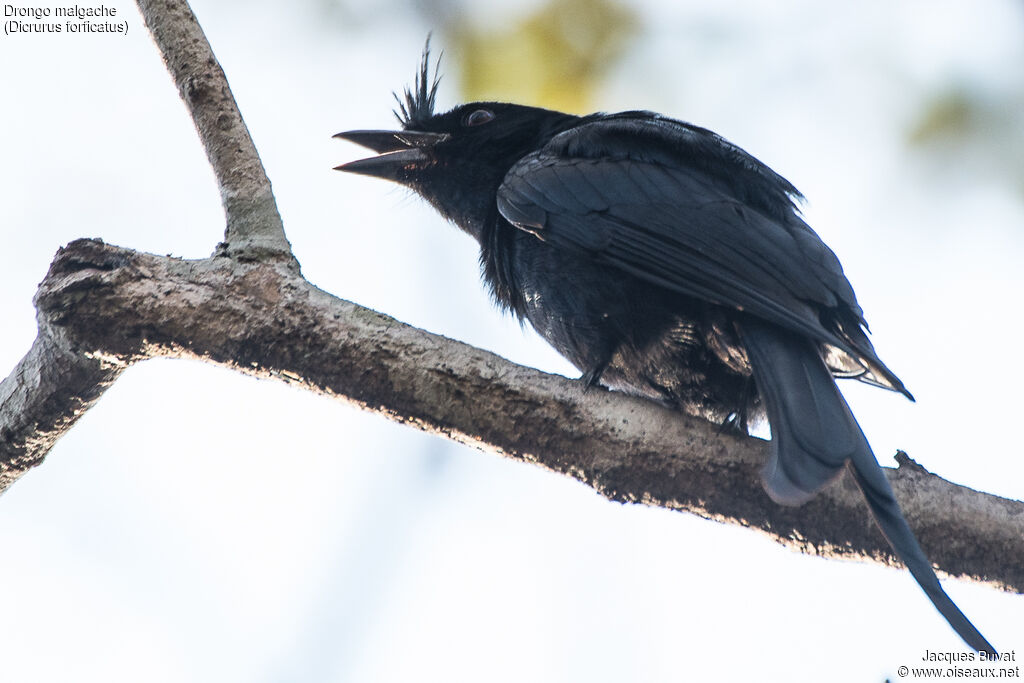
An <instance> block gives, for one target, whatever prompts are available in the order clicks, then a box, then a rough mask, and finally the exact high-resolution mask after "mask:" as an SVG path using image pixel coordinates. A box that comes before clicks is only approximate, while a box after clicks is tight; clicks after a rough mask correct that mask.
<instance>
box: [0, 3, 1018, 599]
mask: <svg viewBox="0 0 1024 683" xmlns="http://www.w3.org/2000/svg"><path fill="white" fill-rule="evenodd" d="M138 4H139V7H140V9H141V10H142V13H143V16H144V17H145V20H146V24H147V26H149V27H150V30H151V31H152V32H153V34H154V37H155V39H156V41H157V44H158V46H159V47H160V49H161V51H162V52H163V54H164V58H165V61H166V62H167V64H168V68H169V70H170V71H171V73H172V76H173V77H174V79H175V81H176V82H177V83H178V86H179V90H180V91H181V93H182V97H183V99H184V100H185V101H186V103H187V104H188V106H189V108H190V110H191V112H192V115H193V118H194V120H195V121H196V126H197V129H198V130H199V133H200V137H201V138H202V140H203V143H204V145H205V147H206V149H207V154H208V157H209V159H210V162H211V164H212V165H213V167H214V171H215V173H216V176H217V178H218V183H219V184H220V187H221V196H222V198H223V203H224V208H225V213H226V217H227V229H226V237H225V243H224V244H222V245H218V248H217V249H216V251H215V253H214V255H213V256H211V257H210V258H207V259H202V260H197V261H186V260H181V259H175V258H170V257H162V256H155V255H152V254H146V253H141V252H137V251H133V250H130V249H125V248H120V247H115V246H111V245H107V244H104V243H103V242H100V241H98V240H78V241H75V242H72V243H71V244H69V245H68V246H67V247H65V248H63V249H61V250H59V251H58V253H57V256H56V257H55V259H54V261H53V263H52V265H51V267H50V271H49V273H48V274H47V276H46V278H45V280H44V281H43V283H42V284H41V285H40V288H39V291H38V293H37V295H36V298H35V302H36V306H37V309H38V316H37V318H38V322H39V334H38V337H37V339H36V341H35V343H34V344H33V346H32V348H31V350H30V351H29V352H28V354H27V355H26V356H25V358H24V359H23V360H22V361H21V362H20V363H19V365H18V366H17V367H16V368H15V369H14V370H13V372H12V373H11V374H10V376H8V377H7V378H6V379H5V380H4V381H3V382H2V383H0V491H2V490H3V489H6V488H7V487H8V486H10V485H11V484H12V483H13V482H14V481H15V480H16V479H17V478H18V477H19V476H20V475H21V474H23V473H24V472H25V471H26V470H28V469H29V468H31V467H33V466H35V465H38V464H39V463H40V462H42V460H43V458H44V456H45V455H46V453H47V452H48V451H49V450H50V448H52V446H53V444H54V443H55V442H56V440H57V439H58V438H59V437H60V436H61V435H62V434H64V433H65V432H67V431H68V430H69V429H70V428H71V427H72V425H73V424H74V422H75V420H76V419H77V418H78V416H80V415H81V414H82V413H83V412H84V411H85V410H87V409H88V408H89V407H90V406H91V405H92V404H93V402H95V401H96V399H97V398H98V397H99V396H100V395H101V394H102V393H103V391H104V390H105V389H106V387H108V386H110V384H111V383H113V382H114V381H115V380H116V379H117V377H118V376H119V374H120V373H121V371H122V370H123V369H124V368H126V367H128V366H129V365H130V364H132V363H136V362H139V361H142V360H145V359H148V358H153V357H158V356H162V357H167V356H173V357H192V358H197V359H200V360H203V361H207V362H211V363H217V364H220V365H224V366H228V367H230V368H232V369H235V370H237V371H239V372H244V373H247V374H251V375H256V376H259V377H266V378H274V379H278V380H280V381H285V382H289V383H294V384H300V385H302V386H304V387H305V388H307V389H309V390H311V391H316V392H319V393H322V394H326V395H329V396H333V397H336V398H339V399H341V400H343V401H345V402H348V403H351V404H354V405H356V406H358V407H360V408H363V409H366V410H371V411H374V412H377V413H382V414H384V415H386V416H388V417H390V418H391V419H393V420H396V421H398V422H402V423H405V424H409V425H411V426H414V427H417V428H419V429H422V430H424V431H429V432H432V433H436V434H440V435H443V436H445V437H447V438H450V439H452V440H455V441H459V442H461V443H465V444H468V445H471V446H474V447H476V448H479V449H481V450H485V451H490V452H494V453H497V454H500V455H503V456H506V457H511V458H515V459H518V460H523V461H527V462H531V463H534V464H537V465H540V466H542V467H545V468H548V469H550V470H553V471H555V472H560V473H563V474H567V475H570V476H572V477H575V478H577V479H579V480H580V481H582V482H584V483H586V484H588V485H589V486H592V487H593V488H594V489H595V490H597V491H598V492H599V493H601V494H602V495H604V496H606V497H608V498H610V499H612V500H617V501H623V502H639V503H644V504H648V505H658V506H662V507H667V508H671V509H677V510H686V511H688V512H692V513H694V514H697V515H700V516H702V517H705V518H708V519H714V520H717V521H721V522H728V523H734V524H740V525H742V526H746V527H750V528H752V529H756V530H759V531H761V532H763V533H766V534H768V535H769V536H770V537H772V538H773V539H775V540H777V541H779V542H780V543H783V544H785V545H788V546H791V547H794V548H796V549H798V550H800V551H802V552H807V553H812V554H818V555H823V556H846V557H859V558H866V559H870V560H874V561H878V562H882V563H886V564H889V563H896V562H897V561H896V560H895V558H893V556H892V555H891V553H890V551H889V548H888V544H887V543H886V541H885V539H884V538H882V536H881V534H880V533H879V532H878V531H877V529H876V528H875V526H874V523H873V522H872V521H871V519H870V517H869V515H868V512H867V510H866V507H865V505H864V502H863V500H862V496H861V494H860V492H859V491H858V490H857V488H856V486H855V484H854V483H853V482H852V480H851V479H850V478H849V477H848V476H844V477H843V478H842V479H840V480H839V481H838V482H836V483H835V484H834V485H832V486H830V487H829V488H828V489H827V490H826V491H825V492H824V493H823V494H822V495H820V496H818V497H817V498H815V499H814V500H813V501H811V502H810V503H808V504H806V505H804V506H801V507H799V508H786V507H781V506H778V505H776V504H774V503H772V502H771V501H770V500H769V499H768V497H767V495H766V494H765V493H764V491H763V489H762V487H761V483H760V477H759V469H760V467H761V463H762V462H763V460H764V456H765V452H766V443H765V442H763V441H761V440H759V439H754V438H749V437H738V436H734V435H731V434H723V433H721V432H720V431H719V429H718V427H717V426H715V425H711V424H709V423H706V422H703V421H701V420H698V419H695V418H691V417H689V416H686V415H682V414H679V413H676V412H672V411H669V410H667V409H665V408H662V407H661V406H659V405H656V404H654V403H651V402H648V401H644V400H641V399H637V398H633V397H629V396H624V395H621V394H616V393H612V392H606V391H602V390H592V391H584V390H583V389H582V387H581V385H580V384H579V383H578V382H575V381H572V380H567V379H565V378H562V377H556V376H552V375H548V374H545V373H542V372H539V371H537V370H532V369H529V368H524V367H521V366H518V365H515V364H513V363H510V362H508V361H506V360H503V359H501V358H499V357H497V356H494V355H493V354H490V353H487V352H486V351H482V350H479V349H476V348H473V347H470V346H467V345H465V344H461V343H459V342H456V341H452V340H450V339H446V338H444V337H440V336H437V335H433V334H429V333H427V332H424V331H422V330H418V329H416V328H413V327H410V326H408V325H405V324H403V323H401V322H398V321H396V320H394V319H392V318H389V317H387V316H385V315H382V314H380V313H377V312H374V311H371V310H368V309H365V308H362V307H360V306H358V305H356V304H353V303H351V302H348V301H343V300H341V299H338V298H336V297H333V296H331V295H330V294H328V293H326V292H323V291H321V290H319V289H317V288H316V287H314V286H312V285H311V284H309V283H308V282H307V281H306V280H305V279H303V278H302V277H301V275H300V273H299V270H298V264H297V262H296V261H295V259H294V257H293V256H292V254H291V251H290V247H289V246H288V242H287V239H286V238H285V234H284V229H283V224H282V221H281V218H280V216H279V214H278V212H277V208H276V204H275V202H274V198H273V194H272V193H271V190H270V183H269V181H268V180H267V177H266V174H265V173H264V171H263V167H262V164H261V163H260V160H259V157H258V155H257V154H256V150H255V148H254V146H253V145H252V141H251V140H250V139H249V135H248V132H247V131H246V129H245V125H244V123H243V122H242V119H241V115H240V114H239V113H238V110H237V107H236V105H235V103H234V100H233V98H232V97H231V93H230V90H229V88H228V85H227V82H226V80H225V78H224V75H223V73H222V72H221V70H220V67H219V65H218V64H217V62H216V59H215V58H214V57H213V54H212V52H210V49H209V46H208V44H207V43H206V40H205V38H204V37H203V35H202V31H201V30H200V29H199V26H198V24H197V23H196V22H195V19H194V17H193V16H192V14H191V11H190V10H189V9H188V6H187V5H186V4H185V3H184V2H178V1H172V0H159V1H155V0H139V2H138ZM898 461H899V462H900V465H901V466H900V467H899V469H898V470H888V474H889V477H890V479H891V480H892V482H893V487H894V488H895V490H896V495H897V497H898V498H899V500H900V503H901V505H902V506H903V509H904V511H905V513H906V516H907V519H908V521H909V522H910V525H911V527H912V528H913V529H914V531H915V532H916V533H917V535H918V538H919V539H920V541H921V545H922V546H923V547H924V549H925V551H926V552H927V553H928V555H929V557H930V558H931V559H932V561H933V562H934V563H936V565H937V566H938V567H939V569H940V570H941V571H943V572H945V573H946V574H949V575H953V576H964V577H971V578H974V579H976V580H979V581H984V582H987V583H989V584H991V585H994V586H997V587H999V588H1002V589H1005V590H1010V591H1015V592H1021V591H1024V565H1022V564H1021V563H1020V562H1019V558H1020V557H1024V504H1022V503H1020V502H1017V501H1011V500H1006V499H1002V498H998V497H995V496H991V495H988V494H985V493H979V492H976V491H972V490H971V489H967V488H965V487H962V486H958V485H956V484H952V483H950V482H947V481H945V480H943V479H941V478H939V477H937V476H934V475H932V474H930V473H928V472H926V471H924V470H923V469H922V468H920V467H918V466H917V465H915V464H914V463H913V462H912V461H910V460H909V458H907V457H906V455H905V454H901V455H900V456H898Z"/></svg>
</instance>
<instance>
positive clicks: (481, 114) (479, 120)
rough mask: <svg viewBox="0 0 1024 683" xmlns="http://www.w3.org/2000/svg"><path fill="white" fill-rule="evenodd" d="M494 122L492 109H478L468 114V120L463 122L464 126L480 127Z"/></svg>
mask: <svg viewBox="0 0 1024 683" xmlns="http://www.w3.org/2000/svg"><path fill="white" fill-rule="evenodd" d="M493 120H494V112H493V111H491V110H490V109H477V110H475V111H472V112H470V113H469V114H466V118H464V119H463V120H462V125H464V126H479V125H482V124H485V123H487V122H488V121H493Z"/></svg>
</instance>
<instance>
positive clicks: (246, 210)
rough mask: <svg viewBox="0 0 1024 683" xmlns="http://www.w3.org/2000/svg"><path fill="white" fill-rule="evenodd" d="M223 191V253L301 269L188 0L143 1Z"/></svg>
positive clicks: (144, 11) (149, 23) (144, 12)
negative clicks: (277, 262)
mask: <svg viewBox="0 0 1024 683" xmlns="http://www.w3.org/2000/svg"><path fill="white" fill-rule="evenodd" d="M138 6H139V10H140V11H141V12H142V17H143V19H144V20H145V22H146V27H147V28H149V31H150V33H152V35H153V39H154V40H155V41H156V44H157V46H158V47H159V48H160V52H161V54H162V55H163V58H164V62H165V63H166V64H167V69H168V71H170V72H171V76H172V77H173V78H174V82H175V84H176V85H177V86H178V92H179V93H180V94H181V99H183V100H184V101H185V104H186V105H187V106H188V109H189V112H190V113H191V115H192V120H193V121H194V122H195V124H196V130H198V131H199V138H200V139H201V140H202V143H203V147H204V148H205V149H206V156H207V158H208V159H209V160H210V164H211V165H212V166H213V172H214V174H215V175H216V177H217V184H218V185H219V186H220V196H221V202H222V204H223V205H224V213H225V215H226V218H227V230H226V232H225V238H224V239H225V244H224V245H222V246H223V247H225V248H226V252H225V253H226V255H228V256H232V257H234V258H243V259H248V260H258V259H266V258H279V259H283V260H284V261H285V262H290V263H291V264H292V265H293V266H295V267H297V266H298V264H297V263H296V262H295V260H294V257H293V256H292V253H291V245H290V244H289V243H288V240H287V238H286V237H285V234H284V226H283V224H282V222H281V215H280V214H279V213H278V211H277V202H276V201H275V200H274V194H273V192H272V191H271V188H270V180H269V179H268V178H267V174H266V171H264V169H263V163H262V162H261V161H260V157H259V154H258V153H257V152H256V147H255V145H253V142H252V138H251V137H250V136H249V130H248V129H247V128H246V126H245V122H244V121H243V120H242V114H241V112H239V110H238V105H237V104H236V103H235V98H234V96H233V95H232V94H231V88H230V87H229V86H228V81H227V78H226V77H225V76H224V71H223V70H222V69H221V67H220V64H219V63H218V62H217V58H216V57H214V55H213V50H212V49H211V48H210V44H209V43H208V42H207V40H206V36H205V35H204V34H203V29H202V28H201V27H200V26H199V22H197V21H196V18H195V15H194V14H192V10H191V9H190V8H189V6H188V3H187V2H185V0H138Z"/></svg>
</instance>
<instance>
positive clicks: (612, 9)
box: [450, 0, 639, 114]
mask: <svg viewBox="0 0 1024 683" xmlns="http://www.w3.org/2000/svg"><path fill="white" fill-rule="evenodd" d="M638 24H639V22H638V20H637V18H636V15H635V13H634V12H633V10H632V9H630V8H628V7H625V6H623V5H621V4H619V3H616V2H614V1H613V0H550V2H547V3H546V4H544V5H543V6H541V7H540V8H538V9H537V10H535V11H534V12H532V13H531V14H529V15H527V16H525V17H523V18H522V19H521V20H519V21H517V22H515V23H512V24H510V25H509V26H508V27H507V28H505V29H504V30H501V31H483V30H479V29H476V28H475V27H473V26H470V25H468V24H466V23H462V24H459V25H457V26H454V27H451V29H452V31H451V34H450V37H451V44H452V46H453V47H454V50H452V52H454V53H455V55H456V56H457V58H459V60H460V62H459V71H460V75H461V82H460V89H461V95H462V98H463V100H464V101H472V100H499V101H506V102H518V103H520V104H529V105H533V106H540V107H548V108H550V109H558V110H560V111H566V112H571V113H576V114H583V113H589V112H590V111H591V110H592V108H593V107H592V100H593V95H594V92H595V91H596V89H597V87H598V85H599V84H600V81H601V79H602V78H603V77H604V76H605V74H606V73H607V71H608V69H609V67H610V65H612V64H614V63H615V61H616V60H617V59H618V58H619V57H620V56H621V55H622V53H623V52H624V51H625V49H626V48H627V47H628V46H629V44H630V42H631V41H632V40H633V39H634V38H635V36H636V35H637V33H638Z"/></svg>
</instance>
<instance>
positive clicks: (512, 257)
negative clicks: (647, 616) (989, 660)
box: [337, 54, 992, 651]
mask: <svg viewBox="0 0 1024 683" xmlns="http://www.w3.org/2000/svg"><path fill="white" fill-rule="evenodd" d="M436 89H437V82H436V80H434V81H430V79H429V77H428V73H427V55H426V54H424V58H423V64H422V66H421V71H420V74H419V77H418V79H417V82H416V85H415V86H414V88H412V89H411V90H407V91H406V93H405V99H404V101H402V100H399V111H398V112H396V114H397V115H398V117H399V120H400V122H401V123H402V124H403V129H402V130H401V131H351V132H348V133H340V134H339V135H338V136H337V137H341V138H344V139H348V140H351V141H353V142H356V143H359V144H362V145H364V146H366V147H370V148H371V149H373V150H374V151H376V152H378V153H380V156H377V157H373V158H370V159H364V160H360V161H356V162H352V163H349V164H345V165H343V166H340V167H338V168H339V169H340V170H344V171H350V172H355V173H363V174H367V175H372V176H377V177H382V178H386V179H389V180H393V181H395V182H398V183H401V184H403V185H405V186H407V187H410V188H412V189H413V190H415V191H416V192H417V193H419V194H420V195H422V196H423V197H424V198H426V199H427V200H428V201H429V202H430V203H431V204H432V205H433V206H434V207H435V208H437V209H438V211H440V212H441V213H442V214H443V215H444V216H445V217H447V218H448V219H450V220H451V221H453V222H454V223H455V224H456V225H458V226H459V227H460V228H462V229H463V230H465V231H466V232H467V233H469V234H470V235H472V236H473V237H474V238H475V239H476V240H477V241H478V242H479V244H480V258H481V264H482V269H483V274H484V279H485V281H486V283H487V284H488V286H489V287H490V288H491V292H492V294H493V296H494V298H495V300H496V301H497V302H498V303H499V305H501V306H502V307H504V308H506V309H508V310H510V311H512V312H513V313H514V314H515V315H517V316H518V317H519V318H520V319H522V320H527V321H529V322H530V324H531V325H532V326H533V327H534V328H535V329H536V330H537V332H538V333H539V334H540V335H541V336H543V337H544V338H545V339H546V340H547V341H548V342H549V343H550V344H551V345H552V346H554V347H555V348H556V349H557V350H558V351H559V352H560V353H561V354H562V355H564V356H565V357H566V358H567V359H568V360H569V361H571V362H572V363H573V364H574V365H575V366H576V367H578V368H579V369H580V370H581V371H582V372H583V379H584V380H585V381H586V382H588V383H590V384H596V383H601V384H603V385H606V386H608V387H611V388H614V389H619V390H622V391H627V392H630V393H634V394H639V395H642V396H646V397H649V398H652V399H655V400H658V401H660V402H662V403H664V404H667V405H670V406H672V407H675V408H677V409H680V410H684V411H687V412H689V413H693V414H697V415H701V416H704V417H706V418H709V419H712V420H716V421H721V422H729V423H731V424H733V425H735V426H737V427H739V428H745V427H746V424H747V418H748V415H751V414H754V415H758V414H766V415H767V418H768V421H769V424H770V426H771V431H772V449H771V457H770V461H769V463H768V464H767V465H766V467H765V470H764V483H765V488H766V490H767V491H768V493H769V494H770V495H771V496H772V498H773V499H775V500H776V501H778V502H780V503H784V504H799V503H802V502H804V501H806V500H808V499H809V498H810V497H812V496H813V495H814V494H815V493H817V492H818V491H820V490H821V488H822V487H823V486H825V485H826V484H827V483H828V482H830V481H831V480H833V479H834V478H835V477H836V476H837V475H838V474H839V473H840V471H841V470H842V468H843V467H844V466H845V465H849V466H850V468H851V470H852V471H853V473H854V476H855V478H856V480H857V482H858V483H859V484H860V486H861V489H862V490H863V492H864V495H865V499H866V500H867V502H868V505H869V507H870V509H871V511H872V513H873V514H874V516H875V519H876V520H877V521H878V524H879V526H880V528H881V529H882V531H883V533H884V534H885V536H886V538H887V539H888V540H889V542H890V543H891V544H892V547H893V549H894V550H895V552H896V554H897V555H899V556H900V557H901V558H902V559H903V560H904V561H905V562H906V564H907V566H908V567H909V569H910V570H911V572H912V573H913V575H914V577H915V578H916V579H917V581H918V583H919V584H920V585H921V586H922V588H923V589H924V590H925V592H926V594H927V595H928V597H929V598H930V599H931V600H932V602H933V603H934V604H935V606H936V607H937V608H938V610H939V611H940V612H941V613H942V614H943V616H945V618H946V619H947V620H948V621H949V623H950V624H951V625H952V626H953V628H954V629H956V631H957V633H959V634H960V636H961V637H962V638H963V639H964V640H965V641H966V642H967V643H968V644H969V645H970V646H971V647H973V648H975V649H977V650H987V651H992V648H991V646H990V645H989V644H988V642H987V641H986V640H985V639H984V638H983V637H982V635H981V634H980V633H979V632H978V631H977V629H975V628H974V626H973V625H972V624H971V623H970V622H969V621H968V620H967V618H966V617H964V615H963V613H962V612H961V611H960V610H959V609H958V608H957V607H956V605H955V604H954V603H953V602H952V601H951V600H950V599H949V597H948V596H947V595H946V593H945V592H944V591H943V590H942V587H941V586H940V585H939V582H938V580H937V579H936V577H935V573H934V571H933V570H932V567H931V564H930V563H929V562H928V560H927V558H926V557H925V556H924V553H923V552H922V550H921V548H920V546H919V545H918V543H917V540H916V539H915V537H914V535H913V533H912V532H911V530H910V528H909V527H908V526H907V524H906V521H905V520H904V518H903V515H902V513H901V512H900V509H899V506H898V504H897V502H896V500H895V498H894V497H893V494H892V490H891V488H890V487H889V483H888V480H887V479H886V477H885V474H884V473H883V471H882V470H881V468H880V467H879V465H878V463H877V461H876V459H875V457H874V455H873V453H872V451H871V448H870V446H869V445H868V442H867V440H866V439H865V437H864V434H863V432H862V431H861V429H860V427H859V425H858V424H857V422H856V420H855V419H854V417H853V414H852V413H851V412H850V409H849V407H848V406H847V404H846V401H845V400H844V399H843V397H842V395H841V394H840V393H839V390H838V388H837V387H836V384H835V381H834V379H833V377H834V376H836V377H851V378H855V379H858V380H860V381H863V382H867V383H870V384H873V385H876V386H880V387H884V388H887V389H891V390H894V391H898V392H900V393H902V394H904V395H906V396H907V397H908V398H911V400H912V396H911V395H910V393H909V392H908V391H907V389H906V388H905V387H904V386H903V383H902V382H901V381H900V380H899V378H897V377H896V375H895V374H894V373H893V372H892V371H890V370H889V369H888V368H887V367H886V366H885V364H884V363H883V362H882V361H881V360H880V359H879V358H878V356H877V354H876V353H875V350H874V348H873V346H872V344H871V342H870V340H869V339H868V337H867V334H866V330H867V323H866V322H865V320H864V315H863V312H862V310H861V308H860V306H859V305H858V304H857V300H856V297H855V296H854V292H853V289H852V287H851V286H850V283H849V282H848V280H847V279H846V276H845V275H844V274H843V270H842V267H841V266H840V264H839V261H838V259H837V258H836V256H835V254H833V253H832V251H831V250H830V249H829V248H828V247H827V246H825V244H824V243H822V241H821V240H820V239H819V238H818V236H817V235H816V234H815V233H814V231H813V230H811V228H810V227H809V226H808V225H807V224H806V223H805V222H804V220H803V219H802V218H801V216H800V213H799V211H798V209H797V206H796V202H797V200H799V199H800V194H799V192H797V190H796V189H795V188H794V187H793V186H792V185H791V184H790V183H789V182H787V181H786V180H785V179H783V178H782V177H780V176H779V175H778V174H776V173H775V172H773V171H772V170H771V169H769V168H768V167H767V166H765V165H764V164H762V163H761V162H759V161H758V160H757V159H755V158H754V157H752V156H751V155H749V154H747V153H746V152H745V151H743V150H742V149H740V148H739V147H736V146H734V145H732V144H731V143H729V142H727V141H726V140H724V139H722V138H721V137H719V136H718V135H716V134H714V133H712V132H711V131H709V130H706V129H704V128H700V127H697V126H693V125H691V124H688V123H684V122H681V121H677V120H674V119H670V118H666V117H664V116H660V115H658V114H653V113H650V112H643V111H629V112H622V113H618V114H594V115H590V116H584V117H579V116H573V115H569V114H563V113H559V112H554V111H548V110H544V109H538V108H533V107H524V106H519V105H513V104H505V103H498V102H476V103H471V104H466V105H462V106H459V107H456V108H455V109H453V110H451V111H449V112H446V113H441V114H435V113H434V100H435V95H436Z"/></svg>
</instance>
